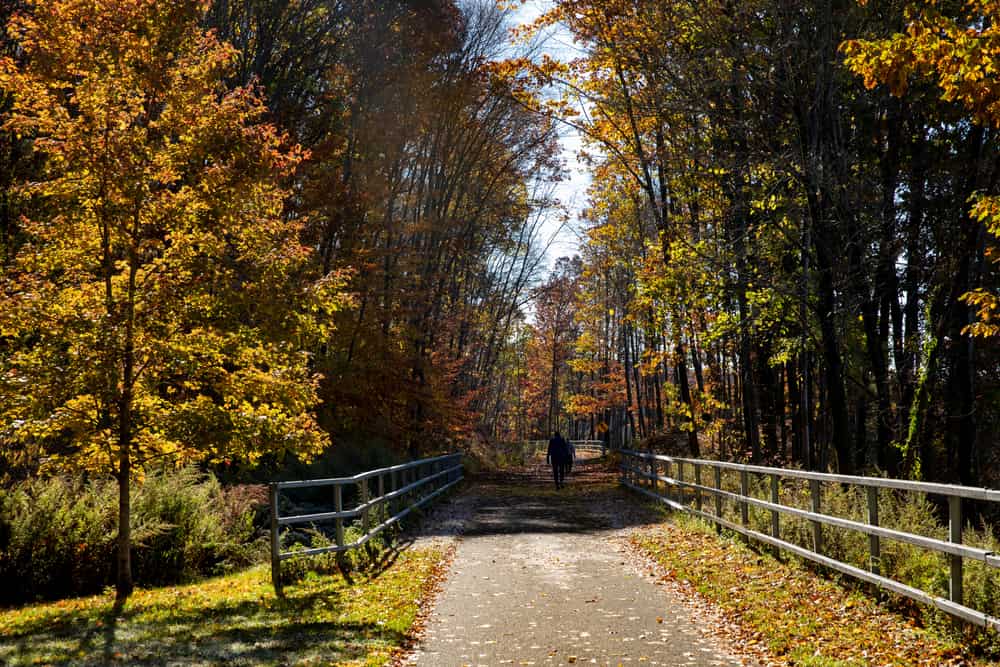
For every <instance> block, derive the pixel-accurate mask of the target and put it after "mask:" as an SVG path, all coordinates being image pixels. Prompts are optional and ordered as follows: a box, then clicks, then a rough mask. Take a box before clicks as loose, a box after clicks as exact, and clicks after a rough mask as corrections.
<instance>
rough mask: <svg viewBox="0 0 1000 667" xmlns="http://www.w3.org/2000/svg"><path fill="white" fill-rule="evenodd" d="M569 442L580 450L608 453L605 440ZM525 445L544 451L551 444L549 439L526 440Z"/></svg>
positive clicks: (537, 450) (533, 449)
mask: <svg viewBox="0 0 1000 667" xmlns="http://www.w3.org/2000/svg"><path fill="white" fill-rule="evenodd" d="M569 444H571V445H573V447H575V448H576V451H578V452H600V454H601V456H604V455H605V454H606V453H607V446H606V445H605V444H604V441H603V440H570V441H569ZM524 446H525V448H526V449H527V450H532V451H536V452H544V451H546V448H547V447H548V446H549V441H548V440H526V441H525V442H524Z"/></svg>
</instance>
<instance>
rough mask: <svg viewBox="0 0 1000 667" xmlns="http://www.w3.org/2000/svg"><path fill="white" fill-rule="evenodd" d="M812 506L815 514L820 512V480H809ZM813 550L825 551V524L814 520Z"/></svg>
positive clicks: (819, 552)
mask: <svg viewBox="0 0 1000 667" xmlns="http://www.w3.org/2000/svg"><path fill="white" fill-rule="evenodd" d="M809 499H810V508H811V509H812V512H813V513H814V514H819V513H820V495H819V480H818V479H810V480H809ZM812 533H813V551H815V552H816V553H818V554H821V553H823V524H821V523H820V522H819V521H813V522H812Z"/></svg>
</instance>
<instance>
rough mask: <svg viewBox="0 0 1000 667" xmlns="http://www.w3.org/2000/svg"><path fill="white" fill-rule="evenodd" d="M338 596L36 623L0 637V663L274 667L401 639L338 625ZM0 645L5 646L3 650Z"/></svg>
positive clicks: (300, 594)
mask: <svg viewBox="0 0 1000 667" xmlns="http://www.w3.org/2000/svg"><path fill="white" fill-rule="evenodd" d="M345 595H346V591H345V590H343V589H339V590H329V589H323V590H311V591H296V592H294V593H292V594H290V595H289V596H288V597H287V598H285V599H284V600H276V599H273V598H265V599H243V600H239V601H229V600H221V601H219V602H218V603H216V604H210V605H204V606H196V605H185V604H184V603H183V601H181V602H179V603H178V604H177V605H176V606H173V607H169V608H165V609H162V610H160V609H156V610H151V609H148V608H144V607H140V608H134V609H129V608H126V609H125V610H124V611H123V612H122V613H121V614H115V613H114V610H113V609H112V608H111V607H110V605H108V606H106V607H103V610H102V611H98V610H96V609H95V613H93V614H76V615H73V616H64V617H62V618H56V619H52V618H44V617H43V618H40V619H38V621H37V622H34V623H30V624H28V625H26V626H23V627H22V629H21V630H20V631H19V632H18V633H17V635H16V636H13V637H8V638H0V662H3V663H4V664H10V665H17V664H32V663H34V662H37V661H38V660H39V659H41V661H42V662H43V663H45V664H59V665H68V664H73V665H98V664H109V663H119V664H142V665H165V664H178V663H200V664H274V663H282V664H284V663H287V662H301V661H305V660H310V659H313V660H321V661H322V662H324V663H328V662H339V661H349V660H354V659H359V658H362V657H364V656H365V655H367V654H368V653H369V652H370V650H371V649H372V648H373V647H374V648H377V647H383V648H384V649H385V650H386V651H388V650H391V648H392V647H394V646H399V645H401V644H402V643H403V642H404V640H405V636H404V635H403V634H402V633H400V632H398V631H395V630H392V629H389V628H386V627H383V626H381V625H379V624H378V623H371V622H358V621H356V620H343V619H340V618H338V616H339V614H338V611H337V610H339V609H341V608H342V606H343V604H344V602H345ZM5 645H6V646H5Z"/></svg>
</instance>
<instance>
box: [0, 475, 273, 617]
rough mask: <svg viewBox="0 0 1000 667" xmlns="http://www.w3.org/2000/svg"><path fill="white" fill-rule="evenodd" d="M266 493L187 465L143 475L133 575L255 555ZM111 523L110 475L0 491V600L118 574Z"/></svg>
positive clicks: (191, 571)
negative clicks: (227, 484)
mask: <svg viewBox="0 0 1000 667" xmlns="http://www.w3.org/2000/svg"><path fill="white" fill-rule="evenodd" d="M264 496H265V492H264V490H263V488H262V487H233V488H229V489H226V488H223V487H222V486H221V485H220V484H219V482H218V481H217V480H216V479H215V477H213V476H211V475H203V474H201V473H199V472H197V471H196V470H195V469H193V468H185V469H182V470H173V471H163V472H156V473H153V474H150V475H148V476H147V477H146V479H145V480H143V481H142V482H141V483H137V484H135V485H134V487H133V494H132V499H131V501H132V517H131V523H132V539H133V545H132V568H133V576H134V578H135V581H136V582H137V583H139V584H161V583H174V582H181V581H187V580H191V579H193V578H196V577H198V576H201V575H211V574H220V573H223V572H227V571H230V570H232V569H235V568H237V567H242V566H245V565H248V564H250V563H252V562H256V561H259V560H261V559H262V558H263V557H264V554H266V551H267V546H266V540H265V538H263V537H262V536H260V532H261V531H259V530H258V529H257V527H256V525H255V517H257V516H258V514H259V509H258V508H259V506H260V505H262V504H264V503H265V501H266V499H265V497H264ZM117 532H118V490H117V485H116V484H115V483H114V481H111V480H90V481H84V480H83V479H80V478H77V479H70V478H67V477H48V478H43V479H34V480H29V481H25V482H21V483H19V484H16V485H14V486H13V487H11V488H9V489H5V490H0V580H2V581H4V582H5V585H4V586H3V587H0V602H3V603H8V604H10V603H17V602H24V601H29V600H36V599H52V598H58V597H66V596H72V595H81V594H85V593H93V592H96V591H100V590H101V589H102V588H103V587H105V586H107V585H109V584H111V583H112V582H113V581H114V576H115V552H116V544H115V540H116V537H117Z"/></svg>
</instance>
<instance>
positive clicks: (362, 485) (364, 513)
mask: <svg viewBox="0 0 1000 667" xmlns="http://www.w3.org/2000/svg"><path fill="white" fill-rule="evenodd" d="M358 493H359V494H360V496H361V505H366V504H367V503H368V479H367V478H365V479H362V480H360V481H359V482H358ZM370 523H371V521H370V519H369V518H368V508H367V507H365V508H364V509H363V510H361V531H362V532H363V533H364V534H365V535H368V530H369V528H370Z"/></svg>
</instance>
